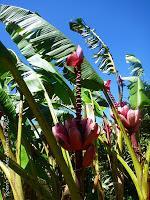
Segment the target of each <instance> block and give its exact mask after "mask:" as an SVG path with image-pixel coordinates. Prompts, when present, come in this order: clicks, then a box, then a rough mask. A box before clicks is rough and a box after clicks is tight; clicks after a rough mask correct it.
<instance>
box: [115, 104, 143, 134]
mask: <svg viewBox="0 0 150 200" xmlns="http://www.w3.org/2000/svg"><path fill="white" fill-rule="evenodd" d="M118 113H119V116H120V119H121V121H122V123H123V125H124V127H125V128H126V129H128V131H129V132H137V131H138V128H139V127H140V123H141V116H140V111H139V110H132V109H129V107H128V106H127V105H125V106H123V107H118Z"/></svg>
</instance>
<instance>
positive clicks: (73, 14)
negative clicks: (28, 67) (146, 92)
mask: <svg viewBox="0 0 150 200" xmlns="http://www.w3.org/2000/svg"><path fill="white" fill-rule="evenodd" d="M0 3H1V4H9V5H15V6H20V7H23V8H26V9H29V10H31V11H36V12H38V13H39V14H40V15H41V16H42V17H43V18H44V19H46V20H47V21H48V22H50V23H51V24H53V25H54V26H56V27H57V28H58V29H60V30H61V31H62V32H63V33H64V34H65V35H66V36H68V37H69V38H70V39H71V40H72V41H73V42H74V43H75V44H78V43H79V44H80V45H81V46H82V47H83V49H84V51H85V54H86V55H87V58H89V60H90V61H91V63H92V65H93V66H94V62H93V60H92V59H91V56H90V55H92V52H91V51H89V50H88V49H87V48H86V45H85V43H84V41H83V39H81V37H80V36H79V35H78V34H76V33H74V32H71V31H70V30H69V26H68V22H69V21H70V20H72V19H75V18H77V17H82V18H83V19H84V20H85V21H86V22H87V24H89V25H90V26H91V27H93V28H95V29H96V32H97V33H98V35H100V37H101V38H102V40H103V41H104V42H105V43H106V44H107V45H108V46H109V48H110V50H111V53H112V55H113V57H114V61H115V64H116V66H117V68H118V70H119V71H120V73H121V74H122V75H123V76H127V75H129V73H130V71H129V69H128V65H127V64H126V63H125V54H127V53H132V54H134V55H136V57H137V58H139V59H140V60H141V62H142V64H143V68H144V70H145V78H144V79H145V80H147V81H148V80H150V70H149V67H150V62H149V61H150V12H149V11H150V1H149V0H143V1H141V0H126V1H121V0H109V1H104V0H103V1H101V0H93V1H90V0H89V1H85V0H76V1H75V0H74V1H73V0H57V1H51V0H49V1H48V0H0ZM0 40H2V42H4V44H5V45H6V46H7V47H8V48H13V49H14V50H16V51H17V48H16V47H15V45H14V44H13V43H12V42H11V40H10V38H9V36H8V34H7V33H6V32H5V31H4V27H3V26H2V25H1V24H0ZM100 75H101V73H100ZM102 77H104V79H105V80H107V79H109V78H110V77H108V76H103V75H102ZM114 87H116V86H115V85H114V86H113V88H114Z"/></svg>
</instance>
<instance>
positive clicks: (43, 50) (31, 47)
mask: <svg viewBox="0 0 150 200" xmlns="http://www.w3.org/2000/svg"><path fill="white" fill-rule="evenodd" d="M0 20H1V21H2V22H3V23H4V24H5V25H6V30H7V31H8V33H9V34H10V36H11V37H12V39H13V41H14V42H15V43H16V44H17V45H18V47H19V49H20V50H21V52H22V54H23V55H24V56H25V57H26V58H27V59H29V58H31V57H32V56H34V55H35V54H39V55H40V56H41V57H42V58H43V59H46V60H47V61H53V62H54V61H55V64H56V65H59V64H60V63H62V62H64V60H65V59H66V57H67V56H68V55H69V54H71V53H72V52H73V51H74V50H75V49H76V47H75V45H74V44H72V43H71V41H70V40H69V39H68V38H66V37H65V36H64V35H63V34H62V33H61V32H60V31H59V30H57V29H56V28H55V27H53V26H52V25H51V24H49V23H48V22H47V21H45V20H44V19H42V18H41V17H40V16H39V15H38V14H36V13H32V12H31V11H29V10H25V9H22V8H18V7H14V6H6V5H1V6H0ZM82 68H83V69H82V82H83V83H84V82H86V81H88V84H87V83H85V84H84V86H86V85H88V88H89V87H90V86H92V88H94V89H96V90H99V89H101V88H102V87H103V81H102V79H101V78H100V77H99V76H98V75H97V73H96V72H95V70H94V69H93V68H92V67H91V65H90V64H89V63H88V62H87V61H86V63H85V62H84V63H83V66H82ZM69 73H70V74H72V73H71V71H69ZM89 73H90V76H88V75H89ZM90 83H91V84H90Z"/></svg>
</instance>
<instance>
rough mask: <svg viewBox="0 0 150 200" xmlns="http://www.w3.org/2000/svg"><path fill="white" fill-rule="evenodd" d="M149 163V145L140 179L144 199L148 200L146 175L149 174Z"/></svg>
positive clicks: (149, 145)
mask: <svg viewBox="0 0 150 200" xmlns="http://www.w3.org/2000/svg"><path fill="white" fill-rule="evenodd" d="M149 162H150V143H149V144H148V147H147V151H146V154H145V163H144V166H143V177H142V191H143V196H144V199H146V198H148V195H149V194H148V186H149V185H148V173H149Z"/></svg>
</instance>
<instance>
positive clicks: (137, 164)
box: [103, 89, 142, 182]
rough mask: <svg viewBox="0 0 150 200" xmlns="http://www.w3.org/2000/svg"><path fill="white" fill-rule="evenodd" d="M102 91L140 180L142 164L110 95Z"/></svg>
mask: <svg viewBox="0 0 150 200" xmlns="http://www.w3.org/2000/svg"><path fill="white" fill-rule="evenodd" d="M103 93H104V95H105V97H106V99H107V101H108V103H109V105H110V107H111V109H112V112H113V114H114V116H115V119H116V121H117V123H118V125H119V127H120V131H121V133H122V134H123V137H124V140H125V142H126V145H127V148H128V151H129V153H130V156H131V158H132V161H133V165H134V169H135V172H136V176H137V178H138V181H139V182H141V177H142V166H141V164H140V162H139V160H138V159H137V157H136V155H135V152H134V149H133V147H132V144H131V141H130V139H129V137H128V135H127V133H126V131H125V128H124V126H123V124H122V122H121V120H120V118H119V115H118V113H117V111H116V109H115V107H114V105H113V103H112V101H111V99H110V97H109V95H108V94H107V91H106V90H105V89H103ZM120 146H121V144H120Z"/></svg>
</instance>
